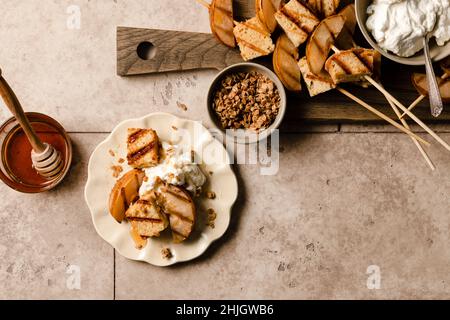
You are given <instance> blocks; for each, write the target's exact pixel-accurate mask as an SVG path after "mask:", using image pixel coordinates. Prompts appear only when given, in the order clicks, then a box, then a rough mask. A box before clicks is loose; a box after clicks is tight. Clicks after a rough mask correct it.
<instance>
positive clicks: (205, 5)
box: [195, 0, 211, 10]
mask: <svg viewBox="0 0 450 320" xmlns="http://www.w3.org/2000/svg"><path fill="white" fill-rule="evenodd" d="M195 1H197V2H198V3H200V4H201V5H202V6H204V7H205V8H207V9H208V10H209V8H210V7H211V5H210V4H209V3H208V2H206V1H205V0H195Z"/></svg>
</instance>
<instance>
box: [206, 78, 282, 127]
mask: <svg viewBox="0 0 450 320" xmlns="http://www.w3.org/2000/svg"><path fill="white" fill-rule="evenodd" d="M280 100H281V98H280V93H279V92H278V88H277V87H276V86H275V84H274V83H273V81H272V80H270V79H269V78H268V77H267V76H265V75H263V74H261V73H259V72H257V71H250V72H238V73H232V74H228V75H226V76H225V77H224V78H223V79H222V81H220V83H219V86H218V88H217V91H216V93H215V95H214V100H213V108H214V111H215V112H216V114H217V116H218V118H219V120H220V123H221V125H222V127H223V128H224V129H241V128H243V129H251V130H255V131H259V130H261V129H266V128H267V127H269V126H270V125H271V124H272V123H273V122H274V121H275V118H276V117H277V115H278V112H279V110H280Z"/></svg>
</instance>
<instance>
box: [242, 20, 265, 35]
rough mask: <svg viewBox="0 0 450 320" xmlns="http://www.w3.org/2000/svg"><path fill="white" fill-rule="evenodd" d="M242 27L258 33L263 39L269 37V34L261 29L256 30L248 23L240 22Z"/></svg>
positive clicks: (256, 28)
mask: <svg viewBox="0 0 450 320" xmlns="http://www.w3.org/2000/svg"><path fill="white" fill-rule="evenodd" d="M242 25H243V26H244V27H246V28H248V29H252V30H253V31H256V32H258V33H259V34H262V35H263V36H265V37H267V36H269V33H268V32H267V31H265V30H263V29H260V28H258V27H256V26H254V25H252V24H249V23H247V21H246V22H242Z"/></svg>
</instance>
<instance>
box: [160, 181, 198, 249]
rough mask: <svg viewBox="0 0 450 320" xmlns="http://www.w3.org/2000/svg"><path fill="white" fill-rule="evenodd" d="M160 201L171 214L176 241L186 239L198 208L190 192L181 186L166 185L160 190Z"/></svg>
mask: <svg viewBox="0 0 450 320" xmlns="http://www.w3.org/2000/svg"><path fill="white" fill-rule="evenodd" d="M159 203H160V205H161V208H162V209H163V211H164V213H165V214H167V215H168V216H169V222H170V229H171V230H172V236H173V240H174V242H176V243H180V242H183V241H184V240H186V239H187V238H188V237H189V236H190V234H191V233H192V230H193V229H194V224H195V220H196V208H195V204H194V201H193V200H192V198H191V196H190V195H189V193H188V192H187V191H186V190H184V189H183V188H181V187H177V186H174V185H170V184H169V185H166V186H164V187H162V188H161V190H160V199H159Z"/></svg>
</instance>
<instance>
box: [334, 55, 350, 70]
mask: <svg viewBox="0 0 450 320" xmlns="http://www.w3.org/2000/svg"><path fill="white" fill-rule="evenodd" d="M331 61H332V62H334V63H336V64H337V65H338V66H339V67H340V68H341V69H342V70H343V71H344V72H345V73H346V74H352V70H351V69H350V68H349V67H348V66H347V65H346V64H345V62H343V61H341V60H339V57H338V56H337V55H335V56H333V57H331Z"/></svg>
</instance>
